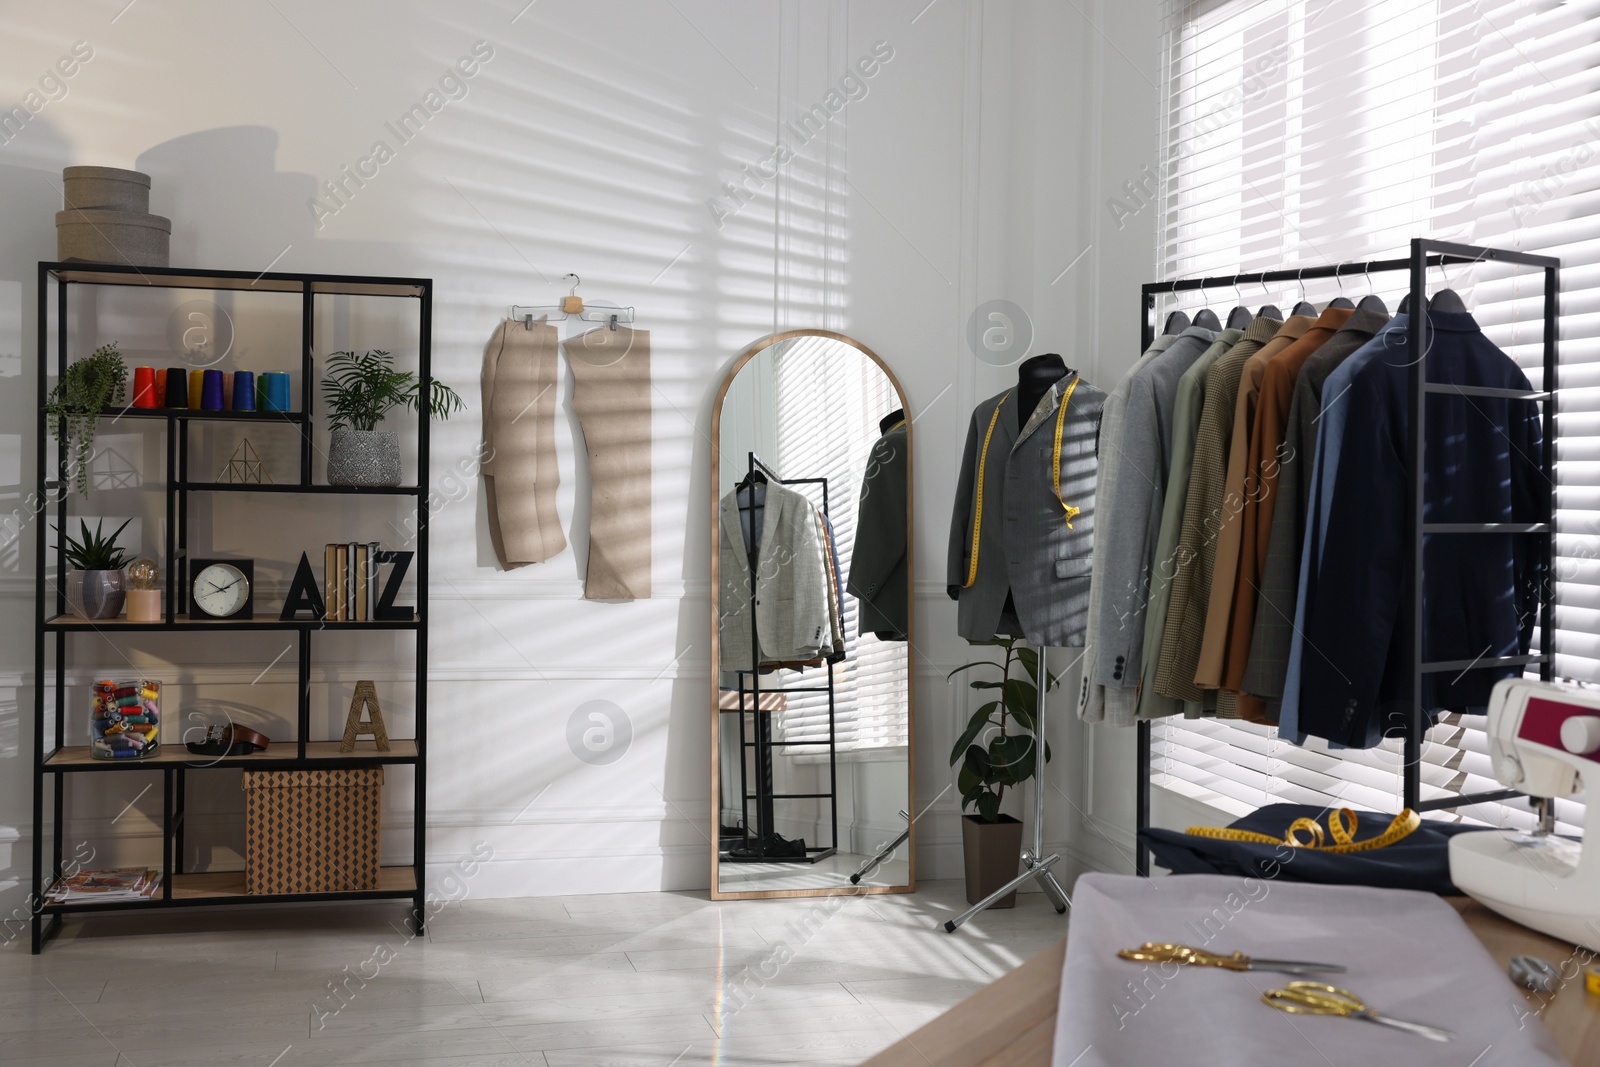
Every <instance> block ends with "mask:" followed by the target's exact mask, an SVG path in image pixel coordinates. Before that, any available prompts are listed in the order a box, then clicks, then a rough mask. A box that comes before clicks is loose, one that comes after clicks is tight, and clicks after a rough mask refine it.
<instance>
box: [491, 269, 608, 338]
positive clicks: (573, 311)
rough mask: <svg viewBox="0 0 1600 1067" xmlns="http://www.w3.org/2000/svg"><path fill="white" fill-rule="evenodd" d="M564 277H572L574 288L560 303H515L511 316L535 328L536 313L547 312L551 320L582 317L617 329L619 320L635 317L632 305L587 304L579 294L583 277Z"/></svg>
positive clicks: (563, 276) (565, 276)
mask: <svg viewBox="0 0 1600 1067" xmlns="http://www.w3.org/2000/svg"><path fill="white" fill-rule="evenodd" d="M561 277H562V278H563V279H567V278H571V279H572V290H571V292H569V293H568V294H567V295H566V296H564V297H562V298H561V303H559V304H513V305H511V317H512V318H514V319H521V320H522V325H523V326H526V327H527V328H528V329H532V328H533V319H534V316H535V315H538V314H541V313H543V314H545V315H547V316H549V317H550V319H551V321H554V322H562V321H564V320H566V319H569V318H578V319H582V320H583V321H584V322H603V323H605V324H606V328H607V329H611V330H615V329H616V328H617V324H618V323H619V322H629V323H631V322H632V321H633V319H634V309H633V308H631V307H618V306H617V305H615V304H586V303H584V300H583V297H581V296H579V295H578V285H579V284H580V283H581V279H580V278H579V277H578V276H577V275H576V274H563V275H562V276H561Z"/></svg>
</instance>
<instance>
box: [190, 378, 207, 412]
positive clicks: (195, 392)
mask: <svg viewBox="0 0 1600 1067" xmlns="http://www.w3.org/2000/svg"><path fill="white" fill-rule="evenodd" d="M205 392H206V372H205V371H203V370H192V371H190V372H189V410H190V411H199V410H200V408H201V403H200V400H201V398H202V397H204V396H205Z"/></svg>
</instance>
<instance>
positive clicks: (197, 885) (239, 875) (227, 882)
mask: <svg viewBox="0 0 1600 1067" xmlns="http://www.w3.org/2000/svg"><path fill="white" fill-rule="evenodd" d="M416 888H417V872H416V869H415V868H412V867H379V868H378V888H376V889H345V890H339V891H338V893H339V895H340V896H350V897H354V896H360V895H362V894H364V893H371V894H380V893H413V892H415V891H416ZM301 895H311V894H297V893H292V894H281V893H274V894H272V897H273V898H293V897H296V896H301ZM317 895H322V894H317ZM234 897H242V898H244V899H245V900H247V901H249V900H261V899H266V898H265V897H264V896H263V895H261V894H258V895H255V896H252V895H250V894H248V893H246V892H245V891H244V872H243V871H209V872H207V873H205V874H179V875H175V876H174V877H173V879H172V899H173V900H174V901H178V900H185V901H190V900H217V899H219V898H229V899H231V898H234Z"/></svg>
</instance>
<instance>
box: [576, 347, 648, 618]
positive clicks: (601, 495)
mask: <svg viewBox="0 0 1600 1067" xmlns="http://www.w3.org/2000/svg"><path fill="white" fill-rule="evenodd" d="M566 349H567V366H568V367H569V368H570V369H571V371H572V379H573V386H572V407H573V410H575V411H576V412H577V413H578V421H579V423H580V424H581V425H582V428H583V443H584V447H585V449H586V450H587V452H588V455H589V565H588V570H587V573H586V574H585V575H584V581H583V597H584V599H585V600H641V599H644V598H646V597H648V596H649V595H650V506H651V500H650V474H651V461H650V331H648V330H630V329H628V328H627V327H625V326H622V327H618V328H617V329H615V330H613V329H610V328H608V327H601V328H599V329H597V330H590V331H589V332H588V333H585V334H581V335H579V336H577V337H573V338H571V339H569V340H568V341H567V342H566Z"/></svg>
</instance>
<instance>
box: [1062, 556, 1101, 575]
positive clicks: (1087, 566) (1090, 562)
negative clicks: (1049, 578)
mask: <svg viewBox="0 0 1600 1067" xmlns="http://www.w3.org/2000/svg"><path fill="white" fill-rule="evenodd" d="M1093 570H1094V557H1093V556H1065V557H1063V558H1061V559H1058V560H1056V577H1057V578H1087V577H1089V574H1090V572H1091V571H1093Z"/></svg>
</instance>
